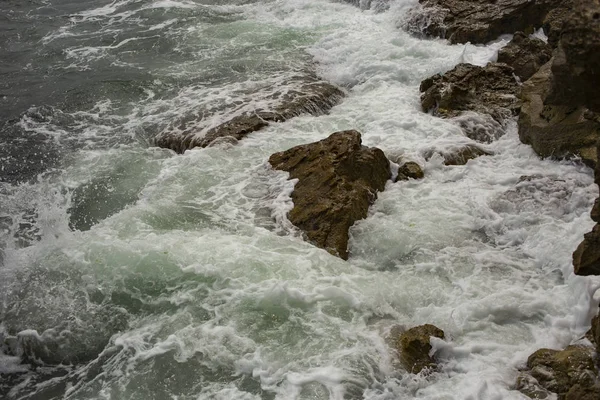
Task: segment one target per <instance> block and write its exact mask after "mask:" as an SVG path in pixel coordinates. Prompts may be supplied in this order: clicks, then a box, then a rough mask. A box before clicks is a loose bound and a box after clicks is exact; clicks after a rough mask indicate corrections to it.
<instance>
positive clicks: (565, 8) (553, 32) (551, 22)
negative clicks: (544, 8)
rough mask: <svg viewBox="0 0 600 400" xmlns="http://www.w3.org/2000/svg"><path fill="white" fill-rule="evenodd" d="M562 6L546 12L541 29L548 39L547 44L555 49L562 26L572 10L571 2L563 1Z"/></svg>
mask: <svg viewBox="0 0 600 400" xmlns="http://www.w3.org/2000/svg"><path fill="white" fill-rule="evenodd" d="M561 3H562V4H561V5H560V6H558V7H556V8H553V9H552V10H550V11H549V12H548V14H547V15H546V18H544V22H543V23H542V27H543V29H544V33H545V34H546V36H547V37H548V44H549V45H550V46H551V47H552V48H553V49H555V48H556V47H557V46H558V41H559V39H560V33H561V32H562V30H563V25H564V23H565V21H566V20H567V18H568V17H569V15H571V13H572V10H573V0H564V1H562V2H561Z"/></svg>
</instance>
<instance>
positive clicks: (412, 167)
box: [395, 161, 425, 182]
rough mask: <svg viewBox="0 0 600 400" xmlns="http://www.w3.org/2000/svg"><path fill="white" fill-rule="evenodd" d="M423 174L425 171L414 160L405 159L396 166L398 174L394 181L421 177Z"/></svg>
mask: <svg viewBox="0 0 600 400" xmlns="http://www.w3.org/2000/svg"><path fill="white" fill-rule="evenodd" d="M424 176H425V173H424V172H423V169H422V168H421V166H420V165H419V164H417V163H416V162H414V161H407V162H405V163H404V164H402V165H401V166H400V168H398V176H396V180H395V182H398V181H407V180H409V179H422V178H423V177H424Z"/></svg>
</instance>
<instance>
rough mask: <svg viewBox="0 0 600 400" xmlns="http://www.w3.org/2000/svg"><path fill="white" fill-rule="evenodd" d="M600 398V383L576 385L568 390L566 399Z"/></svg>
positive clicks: (591, 399) (590, 399)
mask: <svg viewBox="0 0 600 400" xmlns="http://www.w3.org/2000/svg"><path fill="white" fill-rule="evenodd" d="M598 399H600V384H597V385H593V386H582V385H575V386H573V387H572V388H571V389H569V391H568V392H567V395H566V396H565V400H598Z"/></svg>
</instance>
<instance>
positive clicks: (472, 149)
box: [424, 144, 492, 165]
mask: <svg viewBox="0 0 600 400" xmlns="http://www.w3.org/2000/svg"><path fill="white" fill-rule="evenodd" d="M434 154H439V155H440V156H441V157H442V158H443V159H444V165H465V164H466V163H467V162H469V160H473V159H475V158H477V157H481V156H489V155H492V153H490V152H488V151H486V150H484V149H482V148H481V147H479V146H476V145H473V144H468V145H465V146H460V147H456V148H450V149H445V150H442V151H440V150H437V151H434V150H430V151H427V152H425V154H424V156H425V159H427V160H429V159H430V158H431V157H433V155H434Z"/></svg>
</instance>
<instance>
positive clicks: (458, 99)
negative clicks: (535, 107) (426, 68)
mask: <svg viewBox="0 0 600 400" xmlns="http://www.w3.org/2000/svg"><path fill="white" fill-rule="evenodd" d="M513 73H514V70H513V69H512V68H511V67H510V66H508V65H506V64H501V63H490V64H488V65H486V66H485V67H479V66H476V65H471V64H459V65H457V66H456V67H455V68H453V69H452V70H450V71H448V72H446V73H444V74H436V75H434V76H432V77H430V78H427V79H425V80H423V82H421V86H420V88H419V90H420V91H421V92H422V95H421V106H422V108H423V110H424V111H429V112H432V113H433V115H436V116H439V117H442V118H455V119H456V122H457V123H458V124H459V125H460V126H461V127H462V128H463V131H464V132H465V135H466V136H467V137H470V138H472V139H474V140H478V141H483V142H490V141H492V140H494V139H495V138H497V137H499V136H501V135H502V134H503V133H504V131H503V124H504V123H505V121H506V120H507V118H509V117H511V116H513V115H516V114H517V113H518V110H519V107H520V100H519V98H518V94H519V91H520V88H519V83H518V82H517V80H516V79H515V77H514V75H513ZM474 114H475V119H474V118H473V116H474ZM476 115H480V116H481V117H480V118H477V117H476ZM486 118H487V119H489V120H491V121H489V120H486Z"/></svg>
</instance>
